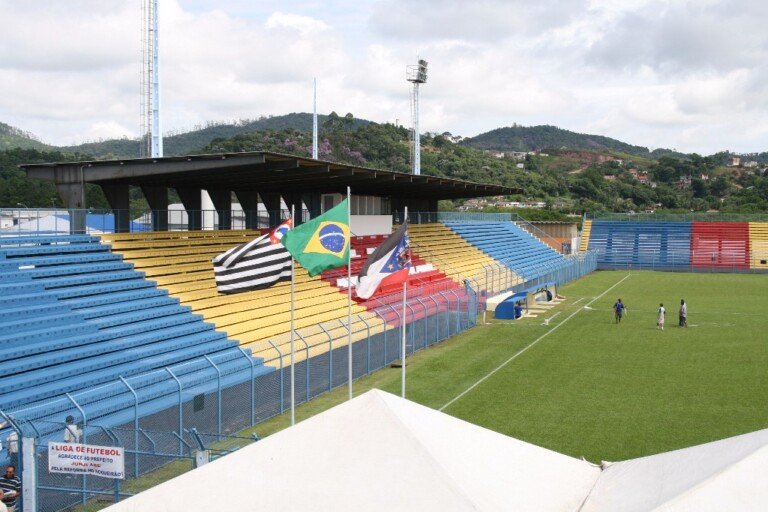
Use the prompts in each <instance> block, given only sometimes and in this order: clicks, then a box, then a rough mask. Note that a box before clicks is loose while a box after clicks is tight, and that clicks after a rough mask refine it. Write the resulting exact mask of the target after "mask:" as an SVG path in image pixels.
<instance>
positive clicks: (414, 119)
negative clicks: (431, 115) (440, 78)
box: [405, 59, 427, 174]
mask: <svg viewBox="0 0 768 512" xmlns="http://www.w3.org/2000/svg"><path fill="white" fill-rule="evenodd" d="M405 77H406V80H408V81H409V82H411V83H412V84H413V90H412V91H411V126H412V128H411V167H412V171H411V172H413V174H421V136H420V135H419V86H420V85H421V84H425V83H427V61H425V60H423V59H419V63H418V64H416V65H415V66H414V65H410V66H407V67H406V71H405Z"/></svg>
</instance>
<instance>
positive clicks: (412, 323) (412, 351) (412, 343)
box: [403, 302, 416, 364]
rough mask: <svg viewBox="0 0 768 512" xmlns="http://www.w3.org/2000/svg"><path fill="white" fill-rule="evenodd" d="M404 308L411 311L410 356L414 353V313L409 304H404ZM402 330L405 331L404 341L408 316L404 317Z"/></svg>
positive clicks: (406, 334) (406, 333)
mask: <svg viewBox="0 0 768 512" xmlns="http://www.w3.org/2000/svg"><path fill="white" fill-rule="evenodd" d="M405 307H407V308H408V309H409V310H410V311H411V354H413V353H414V352H415V351H416V311H414V309H413V306H411V303H410V302H406V303H405ZM403 329H405V336H406V339H408V316H407V315H406V318H405V319H404V320H403ZM403 364H405V361H403Z"/></svg>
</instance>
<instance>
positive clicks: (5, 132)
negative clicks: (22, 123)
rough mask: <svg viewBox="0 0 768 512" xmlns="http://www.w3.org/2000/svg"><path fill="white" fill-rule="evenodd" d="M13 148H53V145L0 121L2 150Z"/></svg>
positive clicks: (0, 146)
mask: <svg viewBox="0 0 768 512" xmlns="http://www.w3.org/2000/svg"><path fill="white" fill-rule="evenodd" d="M11 148H21V149H51V146H49V145H47V144H44V143H42V142H40V141H39V140H37V137H35V136H34V135H32V134H31V133H29V132H25V131H24V130H20V129H19V128H15V127H13V126H10V125H7V124H5V123H0V151H3V150H6V149H11Z"/></svg>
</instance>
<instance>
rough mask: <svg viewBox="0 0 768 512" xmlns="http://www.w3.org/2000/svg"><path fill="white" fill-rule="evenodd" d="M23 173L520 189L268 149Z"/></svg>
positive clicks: (449, 193)
mask: <svg viewBox="0 0 768 512" xmlns="http://www.w3.org/2000/svg"><path fill="white" fill-rule="evenodd" d="M20 167H21V168H22V169H24V170H25V171H26V173H27V177H30V178H38V179H43V180H48V181H58V180H59V176H60V175H61V174H63V173H66V174H69V175H70V178H69V179H68V180H67V181H69V182H70V183H71V180H72V177H71V176H72V174H71V173H72V171H77V174H78V175H79V176H78V177H77V178H78V181H81V182H85V183H94V184H97V185H118V184H121V185H126V184H127V185H133V186H161V187H170V188H178V187H188V188H191V187H199V188H201V189H205V190H230V191H231V190H253V191H257V192H282V193H308V192H321V193H333V192H338V193H345V192H346V188H347V186H349V187H351V188H352V192H353V193H354V194H355V195H372V196H397V197H403V198H422V199H458V198H471V197H483V196H497V195H509V194H516V193H521V192H522V191H521V190H519V189H514V188H511V187H503V186H499V185H484V184H480V183H472V182H468V181H462V180H457V179H453V178H441V177H437V176H426V175H419V176H414V175H412V174H406V173H401V172H394V171H383V170H379V169H371V168H366V167H356V166H352V165H346V164H339V163H335V162H326V161H323V160H313V159H311V158H301V157H297V156H293V155H286V154H280V153H271V152H262V151H258V152H247V153H246V152H243V153H220V154H205V155H189V156H179V157H164V158H138V159H121V160H96V161H84V162H56V163H44V164H24V165H21V166H20Z"/></svg>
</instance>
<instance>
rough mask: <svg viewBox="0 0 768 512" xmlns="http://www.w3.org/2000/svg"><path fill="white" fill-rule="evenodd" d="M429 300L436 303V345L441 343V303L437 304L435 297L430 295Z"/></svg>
mask: <svg viewBox="0 0 768 512" xmlns="http://www.w3.org/2000/svg"><path fill="white" fill-rule="evenodd" d="M429 298H430V299H431V300H432V302H434V303H435V343H437V342H438V341H440V340H439V338H440V324H439V322H440V303H439V302H437V299H435V296H434V295H430V296H429Z"/></svg>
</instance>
